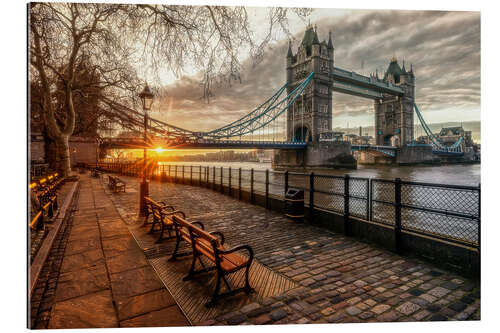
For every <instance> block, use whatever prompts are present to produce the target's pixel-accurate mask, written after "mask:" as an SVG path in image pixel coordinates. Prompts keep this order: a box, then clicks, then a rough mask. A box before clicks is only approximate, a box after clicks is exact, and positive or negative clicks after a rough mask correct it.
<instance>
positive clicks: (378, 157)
mask: <svg viewBox="0 0 500 333" xmlns="http://www.w3.org/2000/svg"><path fill="white" fill-rule="evenodd" d="M357 162H358V164H367V165H371V164H393V163H394V162H395V160H394V158H393V157H391V156H387V155H384V154H381V153H374V152H369V151H360V152H358V158H357Z"/></svg>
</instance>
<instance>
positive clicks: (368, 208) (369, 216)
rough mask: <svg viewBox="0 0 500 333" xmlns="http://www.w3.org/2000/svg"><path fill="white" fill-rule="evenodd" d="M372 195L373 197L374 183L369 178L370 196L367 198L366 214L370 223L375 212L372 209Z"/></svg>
mask: <svg viewBox="0 0 500 333" xmlns="http://www.w3.org/2000/svg"><path fill="white" fill-rule="evenodd" d="M372 195H373V182H372V180H371V179H370V178H368V194H367V197H366V200H367V201H366V208H367V210H368V211H367V212H366V218H367V219H368V221H371V220H372V211H373V208H372Z"/></svg>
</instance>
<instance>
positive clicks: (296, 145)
mask: <svg viewBox="0 0 500 333" xmlns="http://www.w3.org/2000/svg"><path fill="white" fill-rule="evenodd" d="M100 145H101V147H103V148H125V149H126V148H144V141H143V140H142V139H138V138H106V139H104V140H103V141H102V142H101V144H100ZM148 147H162V148H176V149H211V148H212V149H253V148H257V149H306V147H307V143H306V142H287V141H239V140H206V139H200V140H186V141H182V142H175V141H174V142H171V141H168V140H161V139H160V140H153V142H152V143H150V144H149V145H148Z"/></svg>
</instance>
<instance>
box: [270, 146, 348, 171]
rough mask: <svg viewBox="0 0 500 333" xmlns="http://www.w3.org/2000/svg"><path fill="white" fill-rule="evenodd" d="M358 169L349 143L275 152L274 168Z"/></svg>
mask: <svg viewBox="0 0 500 333" xmlns="http://www.w3.org/2000/svg"><path fill="white" fill-rule="evenodd" d="M314 167H318V168H350V169H355V168H356V160H355V159H354V158H353V157H352V155H351V144H350V143H349V142H314V143H309V144H308V145H307V149H306V150H305V151H297V150H275V151H274V160H273V168H275V169H276V168H277V169H280V168H314Z"/></svg>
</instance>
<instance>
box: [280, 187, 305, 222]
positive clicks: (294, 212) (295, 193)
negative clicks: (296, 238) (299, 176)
mask: <svg viewBox="0 0 500 333" xmlns="http://www.w3.org/2000/svg"><path fill="white" fill-rule="evenodd" d="M285 216H287V217H289V218H291V219H294V220H297V221H299V220H300V221H302V220H303V219H304V190H301V189H298V188H289V189H288V191H287V192H286V193H285Z"/></svg>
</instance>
